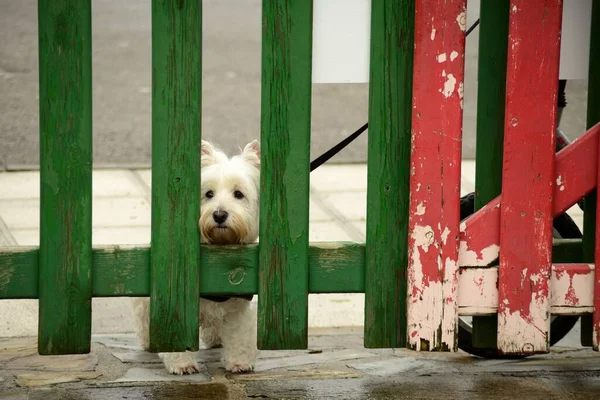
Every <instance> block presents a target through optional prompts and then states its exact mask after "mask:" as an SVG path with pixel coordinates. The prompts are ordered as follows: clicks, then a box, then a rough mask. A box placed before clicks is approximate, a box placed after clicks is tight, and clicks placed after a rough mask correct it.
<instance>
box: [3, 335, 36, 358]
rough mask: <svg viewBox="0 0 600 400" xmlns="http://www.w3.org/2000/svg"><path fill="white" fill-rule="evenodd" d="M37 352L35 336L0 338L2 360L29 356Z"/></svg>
mask: <svg viewBox="0 0 600 400" xmlns="http://www.w3.org/2000/svg"><path fill="white" fill-rule="evenodd" d="M36 353H37V341H36V339H35V338H7V339H2V340H0V362H5V361H9V360H14V359H16V358H21V357H27V356H31V355H34V354H36Z"/></svg>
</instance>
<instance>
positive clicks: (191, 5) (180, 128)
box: [150, 0, 202, 351]
mask: <svg viewBox="0 0 600 400" xmlns="http://www.w3.org/2000/svg"><path fill="white" fill-rule="evenodd" d="M201 46H202V12H201V2H199V1H190V0H179V1H170V0H153V1H152V238H151V242H152V255H151V265H152V269H151V271H152V273H151V276H152V281H151V296H150V350H151V351H158V350H159V349H160V351H184V350H192V351H194V350H198V343H199V337H198V325H199V320H198V319H199V294H200V293H199V285H198V278H199V274H198V271H199V263H200V233H199V230H198V219H199V217H200V206H199V205H200V198H199V196H200V155H199V154H200V136H201V134H200V115H201V83H202V82H201V80H202V65H201Z"/></svg>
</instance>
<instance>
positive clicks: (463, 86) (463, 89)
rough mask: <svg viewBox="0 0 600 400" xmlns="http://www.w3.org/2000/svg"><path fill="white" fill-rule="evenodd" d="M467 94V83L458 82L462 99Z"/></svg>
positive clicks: (459, 94)
mask: <svg viewBox="0 0 600 400" xmlns="http://www.w3.org/2000/svg"><path fill="white" fill-rule="evenodd" d="M464 95H465V85H464V84H463V83H462V82H461V83H459V84H458V97H459V98H460V99H461V100H462V98H463V97H464Z"/></svg>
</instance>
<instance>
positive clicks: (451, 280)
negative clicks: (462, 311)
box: [407, 225, 458, 351]
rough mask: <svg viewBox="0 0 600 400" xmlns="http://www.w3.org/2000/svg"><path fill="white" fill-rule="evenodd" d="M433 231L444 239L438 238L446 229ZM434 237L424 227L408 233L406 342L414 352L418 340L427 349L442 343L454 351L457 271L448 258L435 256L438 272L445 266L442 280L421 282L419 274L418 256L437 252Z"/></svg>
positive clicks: (420, 270) (437, 242)
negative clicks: (427, 346) (410, 242)
mask: <svg viewBox="0 0 600 400" xmlns="http://www.w3.org/2000/svg"><path fill="white" fill-rule="evenodd" d="M437 231H438V232H437V235H439V237H440V239H442V237H444V236H445V239H442V241H445V240H446V239H447V237H448V234H449V230H448V228H447V227H446V228H445V229H444V231H441V229H440V227H439V226H438V229H437ZM434 236H436V234H435V232H434V230H433V229H432V228H431V226H428V225H427V226H421V225H415V227H414V228H413V230H412V232H411V238H412V239H413V242H412V248H411V252H410V259H411V262H410V266H409V274H408V287H409V291H408V309H407V311H408V313H407V322H408V341H409V345H410V347H412V348H415V349H416V350H418V351H420V350H421V340H424V341H426V342H428V343H429V346H430V347H429V349H430V350H433V348H434V347H435V346H439V345H440V344H441V343H444V344H446V345H447V346H449V347H450V349H451V350H453V351H456V349H455V348H453V347H454V338H455V332H456V326H457V322H458V320H457V318H458V308H457V303H456V297H455V295H456V293H455V291H454V290H455V288H456V286H455V283H456V279H457V272H458V269H457V268H458V267H457V264H456V261H455V260H452V259H451V258H450V257H446V258H445V260H444V261H442V256H441V255H440V256H438V257H436V259H437V267H438V270H440V271H441V270H442V269H443V267H445V268H444V276H443V278H442V279H443V280H442V281H437V282H436V281H430V280H427V281H425V280H424V275H423V265H422V262H421V253H428V252H429V251H434V252H436V253H437V252H439V247H440V241H439V240H437V241H436V240H435V237H434ZM442 262H443V265H442ZM440 327H441V329H440ZM440 331H441V337H439V334H440Z"/></svg>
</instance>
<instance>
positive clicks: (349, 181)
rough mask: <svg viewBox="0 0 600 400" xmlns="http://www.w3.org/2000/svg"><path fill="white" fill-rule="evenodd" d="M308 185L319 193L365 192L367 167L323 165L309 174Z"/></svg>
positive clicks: (362, 165) (363, 165) (357, 165)
mask: <svg viewBox="0 0 600 400" xmlns="http://www.w3.org/2000/svg"><path fill="white" fill-rule="evenodd" d="M310 185H311V187H312V188H313V189H315V190H317V191H319V192H337V191H366V190H367V165H366V164H354V165H352V164H350V165H323V166H322V167H320V168H319V169H317V170H315V171H313V172H312V173H311V174H310Z"/></svg>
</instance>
